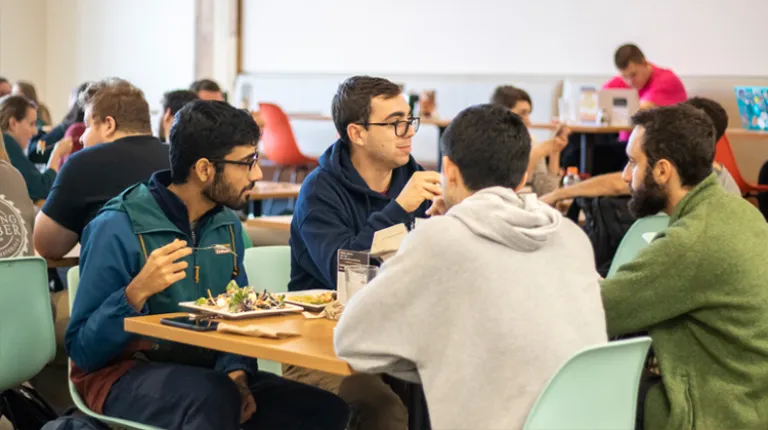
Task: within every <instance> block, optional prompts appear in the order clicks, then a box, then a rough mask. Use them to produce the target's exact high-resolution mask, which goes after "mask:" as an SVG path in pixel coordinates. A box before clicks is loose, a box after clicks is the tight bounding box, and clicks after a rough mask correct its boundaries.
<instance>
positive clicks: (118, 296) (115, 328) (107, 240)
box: [65, 211, 148, 372]
mask: <svg viewBox="0 0 768 430" xmlns="http://www.w3.org/2000/svg"><path fill="white" fill-rule="evenodd" d="M81 245H82V249H81V252H80V283H79V284H78V288H77V295H76V298H75V302H74V306H73V308H72V315H71V317H70V320H69V326H68V327H67V333H66V336H65V345H66V349H67V353H68V354H69V356H70V357H71V358H72V361H73V362H74V363H75V364H76V365H77V367H79V368H81V369H83V370H84V371H86V372H93V371H96V370H99V369H101V368H103V367H104V366H106V365H107V364H108V363H109V362H110V361H111V360H113V359H114V358H115V357H117V356H118V355H119V354H120V353H121V352H122V351H123V350H124V349H125V347H126V346H127V345H128V344H129V343H130V342H131V341H132V340H134V339H136V338H138V337H137V335H134V334H131V333H128V332H126V331H125V329H124V327H123V322H124V320H125V318H129V317H135V316H140V315H146V314H148V308H147V306H146V305H145V307H144V309H142V311H141V312H137V311H136V310H135V309H133V307H131V305H130V304H128V300H127V298H126V296H125V288H126V287H127V286H128V284H129V283H130V282H131V280H132V279H133V277H134V276H135V275H136V274H137V273H138V271H139V265H140V260H139V258H140V257H139V256H140V250H139V245H138V241H137V239H136V236H135V235H134V234H133V231H132V229H131V225H130V220H129V219H128V216H127V215H126V214H124V213H122V212H114V211H109V212H105V213H103V214H101V215H99V216H98V217H97V218H96V219H94V220H93V221H92V222H91V223H90V224H89V225H88V227H86V229H85V231H84V232H83V236H82V240H81Z"/></svg>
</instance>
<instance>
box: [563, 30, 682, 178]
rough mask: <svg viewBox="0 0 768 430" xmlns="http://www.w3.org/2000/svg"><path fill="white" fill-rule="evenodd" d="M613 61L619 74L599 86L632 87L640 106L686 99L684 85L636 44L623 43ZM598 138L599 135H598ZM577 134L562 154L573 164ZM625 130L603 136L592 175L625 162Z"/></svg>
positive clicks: (621, 166) (604, 171) (659, 104)
mask: <svg viewBox="0 0 768 430" xmlns="http://www.w3.org/2000/svg"><path fill="white" fill-rule="evenodd" d="M613 62H614V64H615V66H616V69H618V71H619V75H618V76H615V77H613V78H612V79H610V80H609V81H608V82H606V83H605V84H603V89H611V88H617V89H635V90H637V92H638V95H639V97H640V109H649V108H652V107H655V106H670V105H673V104H676V103H682V102H684V101H685V100H686V99H687V98H688V94H687V93H686V91H685V86H684V85H683V82H682V81H681V80H680V78H679V77H678V76H677V75H676V74H675V72H673V71H672V70H670V69H666V68H663V67H659V66H657V65H656V64H653V63H651V62H650V61H648V60H647V59H646V58H645V54H643V51H641V50H640V48H638V47H637V45H634V44H631V43H629V44H625V45H622V46H620V47H619V48H618V49H616V52H615V53H614V55H613ZM598 137H599V136H598ZM578 138H579V136H574V140H571V141H570V142H569V145H568V149H567V150H566V153H565V154H564V158H563V159H564V161H566V165H570V166H576V165H578V160H579V154H580V149H579V142H578ZM628 139H629V132H621V133H619V136H618V140H616V137H615V135H604V136H603V138H602V139H600V140H599V141H598V142H597V145H596V148H595V150H594V154H595V155H594V157H595V158H594V163H593V165H594V167H593V170H592V172H590V173H592V174H593V175H598V174H602V173H608V172H615V171H618V170H621V169H622V168H623V167H624V165H625V164H626V163H627V158H626V155H625V146H626V143H627V140H628Z"/></svg>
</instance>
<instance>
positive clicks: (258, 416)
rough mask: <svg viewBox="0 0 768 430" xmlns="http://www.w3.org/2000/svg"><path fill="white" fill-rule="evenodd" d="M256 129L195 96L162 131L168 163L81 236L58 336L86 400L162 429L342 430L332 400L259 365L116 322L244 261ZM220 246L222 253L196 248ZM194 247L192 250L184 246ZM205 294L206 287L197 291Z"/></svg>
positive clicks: (343, 409)
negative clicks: (68, 311)
mask: <svg viewBox="0 0 768 430" xmlns="http://www.w3.org/2000/svg"><path fill="white" fill-rule="evenodd" d="M258 139H259V128H258V126H257V125H256V124H255V123H254V122H253V120H252V119H251V117H250V116H249V115H248V114H247V113H246V112H243V111H242V110H239V109H235V108H233V107H231V106H229V105H227V104H226V103H223V102H204V101H194V102H191V103H189V104H187V105H186V106H184V108H182V109H181V110H180V111H179V112H178V113H177V114H176V118H175V121H174V123H173V126H172V127H171V130H170V134H169V141H170V159H171V163H170V167H171V168H170V171H168V170H165V171H160V172H157V173H156V174H154V175H153V176H152V179H151V180H150V181H149V182H148V183H146V184H145V183H140V184H137V185H135V186H132V187H130V188H128V189H127V190H126V191H125V192H123V193H121V194H120V195H119V196H118V197H116V198H115V199H113V200H112V201H111V202H109V203H108V204H107V205H106V206H105V207H104V209H103V210H102V211H101V213H100V214H99V215H98V216H97V217H96V219H94V220H93V222H91V223H90V224H89V225H88V227H87V228H86V230H85V232H84V234H83V252H82V253H81V256H80V285H79V288H78V293H77V298H76V299H75V303H74V307H73V312H72V319H71V321H70V324H69V327H68V330H67V336H66V343H67V351H68V352H69V354H70V357H72V362H73V364H74V366H73V369H72V381H73V382H74V384H75V386H76V387H77V390H78V392H79V393H80V395H81V396H82V397H83V399H84V400H85V402H86V404H87V405H88V407H89V408H90V409H92V410H94V411H97V412H101V413H104V414H106V415H108V416H111V417H116V418H123V419H129V420H131V421H136V422H139V423H142V424H147V425H151V426H154V427H160V428H165V429H185V430H213V429H216V430H219V429H220V430H238V429H241V428H242V429H245V430H249V429H254V430H255V429H285V430H291V429H296V430H298V429H306V430H314V429H317V430H321V429H323V430H325V429H328V430H343V429H344V428H345V427H346V424H347V415H348V412H347V406H346V405H345V404H344V402H343V401H341V400H340V399H339V398H338V397H336V396H335V395H333V394H331V393H327V392H324V391H322V390H319V389H317V388H314V387H310V386H306V385H302V384H298V383H295V382H292V381H288V380H285V379H282V378H280V377H279V376H277V375H274V374H271V373H265V372H261V371H259V370H258V364H257V361H256V360H255V359H252V358H247V357H241V356H237V355H233V354H226V353H221V352H217V351H212V350H206V349H203V348H198V347H192V346H186V345H183V344H179V343H173V342H158V341H154V340H152V339H149V338H142V337H140V336H137V335H134V334H131V333H127V332H126V331H125V330H124V328H123V325H124V320H125V318H129V317H136V316H140V315H154V314H162V313H167V312H179V311H181V310H182V309H181V308H180V307H179V306H178V304H177V303H179V302H181V301H186V300H196V299H197V298H198V297H199V296H200V291H203V290H201V289H200V288H199V287H198V283H199V284H201V285H205V288H208V289H210V292H211V293H212V294H214V295H218V294H221V293H223V292H224V290H225V287H226V286H227V285H228V284H229V283H230V282H231V281H232V280H234V281H236V282H237V284H238V285H242V286H245V285H248V279H247V277H246V272H245V268H244V267H243V254H244V248H243V243H242V241H241V240H240V237H241V233H240V230H241V229H242V224H241V223H240V221H239V220H238V218H237V216H236V215H235V213H234V212H233V211H232V210H231V209H233V208H240V207H242V206H244V205H245V204H246V203H247V201H248V199H249V197H248V194H249V192H250V191H251V190H252V189H253V187H254V184H255V182H256V181H258V180H260V179H261V177H262V174H261V169H260V168H259V165H258V152H257V151H256V145H257V142H258ZM214 244H226V245H227V246H228V247H230V249H232V250H233V251H234V255H233V254H230V253H225V254H221V253H218V252H212V251H210V250H208V251H205V250H199V248H205V247H210V246H212V245H214ZM194 248H197V249H198V250H194V251H193V249H194ZM203 294H204V293H203Z"/></svg>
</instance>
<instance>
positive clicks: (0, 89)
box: [0, 76, 13, 98]
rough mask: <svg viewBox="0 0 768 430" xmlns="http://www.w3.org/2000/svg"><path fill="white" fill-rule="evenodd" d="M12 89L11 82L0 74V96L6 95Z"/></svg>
mask: <svg viewBox="0 0 768 430" xmlns="http://www.w3.org/2000/svg"><path fill="white" fill-rule="evenodd" d="M11 91H13V88H12V87H11V82H10V81H9V80H8V79H6V78H4V77H2V76H0V98H2V97H5V96H7V95H8V94H10V93H11Z"/></svg>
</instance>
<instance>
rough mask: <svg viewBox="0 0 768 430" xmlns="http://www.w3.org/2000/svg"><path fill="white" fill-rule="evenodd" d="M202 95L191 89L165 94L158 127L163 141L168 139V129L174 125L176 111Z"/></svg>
mask: <svg viewBox="0 0 768 430" xmlns="http://www.w3.org/2000/svg"><path fill="white" fill-rule="evenodd" d="M198 99H200V97H198V96H197V94H195V93H194V92H192V91H189V90H176V91H168V92H166V93H165V94H163V116H161V117H160V125H159V127H158V137H159V138H160V140H162V141H163V142H167V141H168V130H170V129H171V125H173V117H174V116H175V115H176V112H178V111H180V110H181V108H183V107H184V106H185V105H186V104H187V103H189V102H191V101H194V100H198Z"/></svg>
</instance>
